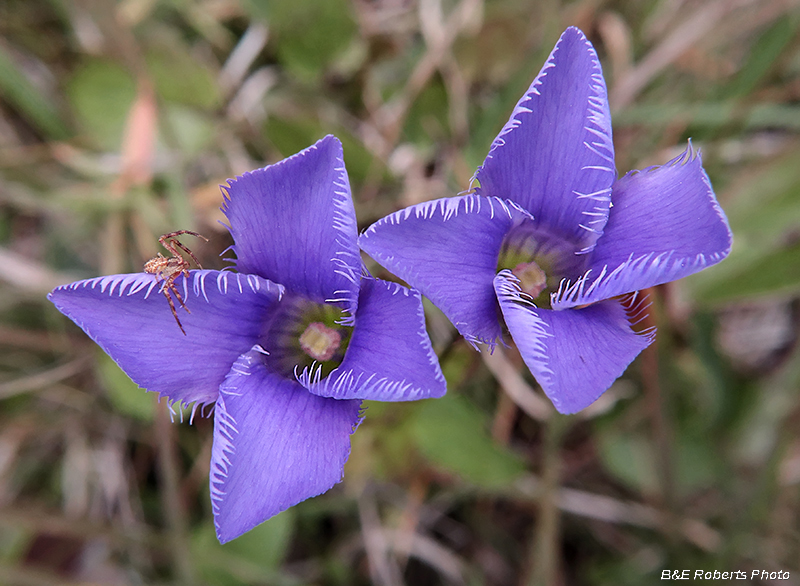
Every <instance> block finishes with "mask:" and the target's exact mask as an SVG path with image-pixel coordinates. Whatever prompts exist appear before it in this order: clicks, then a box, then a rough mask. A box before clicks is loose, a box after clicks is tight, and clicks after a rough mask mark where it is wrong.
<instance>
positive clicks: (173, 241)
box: [144, 230, 208, 336]
mask: <svg viewBox="0 0 800 586" xmlns="http://www.w3.org/2000/svg"><path fill="white" fill-rule="evenodd" d="M182 234H190V235H192V236H197V237H198V238H202V239H203V240H205V241H206V242H208V238H206V237H205V236H203V235H202V234H198V233H197V232H192V231H191V230H178V231H176V232H170V233H169V234H164V235H163V236H161V238H159V239H158V241H159V242H160V243H161V246H163V247H164V248H166V249H167V250H168V251H169V252H170V253H172V256H170V257H166V256H164V255H163V254H161V253H160V252H159V253H158V254H157V255H156V256H154V257H153V258H151V259H150V260H148V261H147V262H146V263H144V272H145V273H149V274H151V275H155V277H156V282H158V281H159V280H161V281H163V282H164V283H163V285H162V286H161V292H162V293H164V297H166V298H167V301H168V302H169V308H170V309H171V310H172V315H173V316H174V317H175V321H176V322H178V327H179V328H180V329H181V331H182V332H183V335H184V336H185V335H186V331H185V330H184V329H183V324H181V320H180V319H179V318H178V312H177V311H175V303H173V301H172V295H175V298H176V299H177V300H178V303H180V305H181V307H183V308H184V309H185V310H186V313H192V312H191V311H189V308H188V307H186V302H184V300H183V296H181V294H180V292H179V291H178V288H177V287H176V286H175V279H177V278H178V277H179V276H180V275H184V276H186V277H188V276H189V261H187V260H186V259H185V258H183V256H181V254H180V253H179V252H178V251H177V249H176V248H175V247H176V246H177V247H178V248H180V249H181V250H182V251H184V252H185V253H186V254H188V255H189V256H190V257H192V260H193V261H194V262H195V264H196V265H197V268H199V269H202V268H203V267H202V266H201V265H200V261H199V260H197V257H196V256H195V255H194V253H193V252H192V251H191V250H189V248H188V247H187V246H186V245H184V244H181V242H180V241H179V240H178V236H180V235H182Z"/></svg>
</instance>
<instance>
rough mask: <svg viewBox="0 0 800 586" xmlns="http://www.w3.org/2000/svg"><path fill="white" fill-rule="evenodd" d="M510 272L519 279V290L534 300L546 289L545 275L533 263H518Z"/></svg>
mask: <svg viewBox="0 0 800 586" xmlns="http://www.w3.org/2000/svg"><path fill="white" fill-rule="evenodd" d="M511 272H512V273H514V275H515V276H516V277H517V278H518V279H519V286H520V289H522V291H523V292H525V293H527V294H528V295H530V296H531V297H533V298H534V299H536V298H537V297H539V295H540V294H541V292H542V291H544V290H545V289H546V288H547V275H546V274H545V272H544V271H543V270H542V269H541V268H540V267H539V265H537V264H536V263H535V262H534V261H530V262H523V263H519V264H518V265H517V266H515V267H514V269H513V270H512V271H511Z"/></svg>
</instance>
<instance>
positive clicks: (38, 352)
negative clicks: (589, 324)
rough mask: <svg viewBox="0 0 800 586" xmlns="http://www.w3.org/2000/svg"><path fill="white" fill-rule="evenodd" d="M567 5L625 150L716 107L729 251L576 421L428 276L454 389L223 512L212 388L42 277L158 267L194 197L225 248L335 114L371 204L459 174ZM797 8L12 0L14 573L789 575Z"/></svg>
mask: <svg viewBox="0 0 800 586" xmlns="http://www.w3.org/2000/svg"><path fill="white" fill-rule="evenodd" d="M568 25H577V26H580V27H581V28H582V29H583V30H584V31H585V32H586V33H587V34H588V36H589V37H590V38H591V40H592V41H593V42H594V44H595V46H596V48H597V50H598V53H599V55H600V58H601V61H602V64H603V67H604V70H605V72H606V79H607V83H608V86H609V93H610V96H611V106H612V110H613V117H614V132H615V148H616V157H617V165H618V171H619V172H620V173H624V172H626V171H627V170H629V169H634V168H636V169H641V168H644V167H647V166H649V165H655V164H662V163H664V162H666V161H668V160H670V159H671V158H673V157H674V156H676V155H677V154H679V153H680V152H681V151H682V150H683V149H684V148H685V145H686V141H687V140H688V139H689V138H692V139H693V144H694V146H695V147H697V148H699V149H700V150H701V152H702V156H703V163H704V166H705V168H706V170H707V172H708V175H709V178H710V180H711V182H712V184H713V185H714V186H715V189H716V192H717V194H718V197H719V200H720V203H721V205H722V207H723V208H724V209H725V211H726V213H727V215H728V218H729V221H730V225H731V227H732V229H733V232H734V235H735V243H734V248H733V251H732V253H731V255H730V257H729V258H728V259H727V260H726V261H725V262H723V263H721V264H720V265H718V266H715V267H714V268H713V269H711V270H708V271H705V272H703V273H700V274H697V275H694V276H692V277H690V278H687V279H685V280H684V281H682V282H678V283H674V284H669V285H665V286H661V287H658V288H656V289H655V290H652V291H649V294H650V299H651V301H652V306H651V309H650V312H651V318H650V320H651V322H648V325H657V326H658V328H659V333H658V341H657V343H656V345H655V346H654V347H652V348H651V349H650V350H648V351H647V352H646V353H645V354H644V355H643V356H642V357H641V358H640V359H638V360H637V361H636V362H635V363H634V364H633V365H632V367H631V368H629V369H628V371H627V372H626V373H625V375H624V376H623V377H622V378H621V379H620V380H619V381H618V382H617V383H616V384H615V385H614V387H613V388H612V389H611V390H610V391H609V393H608V394H607V396H606V398H605V399H604V401H605V402H603V401H601V402H600V403H599V404H598V405H597V406H595V407H594V408H592V409H589V410H587V411H586V412H585V413H583V414H580V415H577V416H573V417H570V418H566V420H565V421H566V424H565V425H566V430H565V431H564V432H563V435H561V437H560V442H556V443H553V442H552V441H550V440H548V439H547V438H551V439H552V438H553V437H554V436H553V435H552V434H550V435H549V434H548V429H547V428H548V424H547V423H546V422H544V421H542V420H541V418H535V417H531V416H530V414H529V413H527V412H525V411H524V410H523V409H521V408H520V407H519V406H517V405H516V404H515V403H514V401H513V400H511V399H510V398H509V396H508V395H506V394H505V393H504V391H503V388H504V386H505V385H506V384H507V383H508V381H506V380H503V378H502V377H499V378H498V377H496V376H495V375H493V374H492V372H493V371H490V370H489V369H488V368H487V366H486V365H485V364H484V362H483V361H482V358H481V354H479V353H477V352H475V351H474V350H473V349H472V348H471V347H469V345H468V344H466V343H465V342H464V341H463V340H461V339H460V338H458V337H457V336H456V334H455V332H454V330H453V329H452V326H450V325H449V324H448V323H447V322H446V320H444V319H443V316H442V315H441V314H440V313H438V312H437V311H436V310H432V309H431V307H430V306H427V308H426V309H427V310H429V311H427V313H428V324H429V330H430V333H431V337H432V339H433V341H434V345H435V347H436V350H437V352H438V353H439V355H440V357H441V362H442V368H443V370H444V372H445V375H446V377H447V379H448V383H449V384H448V388H449V392H448V395H447V397H446V398H444V399H440V400H432V401H423V402H419V403H414V404H380V403H374V404H373V403H370V404H369V406H368V407H367V409H366V411H365V419H364V421H363V423H362V424H361V426H360V428H359V429H358V431H357V433H355V434H354V436H353V449H352V454H351V457H350V460H349V462H348V464H347V467H346V471H345V478H344V480H343V483H342V484H341V485H340V486H338V487H336V488H335V489H334V490H332V491H331V492H329V493H327V494H325V495H323V496H321V497H317V498H315V499H311V500H309V501H306V502H304V503H301V504H300V505H298V506H297V507H295V508H293V509H291V510H289V511H286V512H284V513H282V514H280V515H278V516H277V517H275V518H273V519H271V520H270V521H268V522H267V523H265V524H263V525H261V526H259V527H258V528H256V529H255V530H253V531H252V532H250V533H248V534H247V535H245V536H243V537H242V538H240V539H237V540H235V541H233V542H232V543H229V544H226V545H224V546H222V545H219V544H218V543H217V541H216V539H215V536H214V529H213V522H212V515H211V508H210V502H209V494H208V461H209V456H210V450H211V437H212V428H213V425H212V423H213V420H212V417H213V413H210V412H209V411H208V409H205V410H198V411H196V412H193V411H192V409H191V408H188V409H183V410H181V409H179V408H178V407H177V406H172V410H173V415H172V417H173V418H174V419H175V420H176V424H175V425H172V424H170V423H169V422H168V421H167V420H165V418H168V415H167V409H168V406H167V405H166V402H165V401H162V402H161V403H158V402H156V401H155V397H154V396H153V395H152V394H148V393H145V392H144V391H142V390H141V389H139V388H138V387H136V385H134V384H133V383H132V382H131V381H130V380H129V379H128V378H127V376H126V375H124V373H122V371H120V370H119V368H118V367H117V366H116V365H115V364H114V363H113V362H112V361H111V360H110V359H109V358H108V357H107V356H106V355H105V354H103V353H102V352H100V351H99V349H97V348H96V347H95V346H94V345H93V344H92V343H91V342H90V341H89V340H88V339H87V338H86V336H85V335H83V333H82V332H80V331H79V330H78V329H77V328H76V327H75V326H73V325H72V324H71V323H69V322H68V321H67V320H66V319H65V318H63V316H61V315H60V314H58V313H57V312H56V311H55V309H54V308H53V307H52V306H51V305H50V304H49V303H48V302H47V301H46V299H45V295H46V293H47V292H48V291H49V290H50V289H51V288H52V287H54V286H56V285H58V284H61V283H64V282H69V281H71V280H74V279H77V278H82V277H89V276H94V275H97V274H108V273H115V272H126V271H138V270H140V268H141V266H142V263H143V262H144V261H145V260H146V259H148V258H150V257H151V256H153V255H154V254H155V253H156V252H157V246H156V243H157V237H158V235H159V234H162V233H164V232H167V231H169V230H175V229H196V230H199V231H200V232H202V233H204V234H206V235H208V236H213V238H212V239H211V242H210V243H209V244H208V245H207V246H203V247H197V248H195V249H194V250H195V252H197V253H198V254H199V255H200V259H201V261H202V263H203V265H204V266H205V267H207V268H215V269H219V268H222V267H223V266H225V263H224V261H222V260H221V259H219V258H218V256H217V255H218V254H219V253H221V252H222V251H224V250H225V249H226V248H227V247H228V246H229V245H230V244H231V240H230V237H229V236H228V234H227V232H226V230H225V229H224V228H223V227H222V226H221V225H220V224H219V220H221V219H222V215H221V213H220V212H219V206H220V204H221V194H220V191H219V187H218V186H219V184H224V182H225V180H226V179H227V178H229V177H233V176H235V175H237V174H241V173H243V172H246V171H248V170H251V169H254V168H257V167H261V166H263V165H265V164H267V163H272V162H275V161H277V160H279V159H281V158H283V157H286V156H288V155H291V154H293V153H295V152H297V151H299V150H301V149H303V148H305V147H307V146H308V145H310V144H311V143H313V142H314V141H316V140H318V139H319V138H321V137H322V136H324V135H325V134H328V133H334V134H336V135H337V136H338V137H339V138H340V139H341V140H342V142H343V144H344V153H345V162H346V165H347V169H348V173H349V177H350V180H351V184H352V190H353V195H354V200H355V205H356V211H357V215H358V218H359V224H360V227H362V228H363V227H366V226H367V225H369V224H370V223H372V222H373V221H375V220H377V219H378V218H380V217H382V216H383V215H384V214H386V213H389V212H392V211H394V210H396V209H399V208H401V207H404V206H406V205H410V204H414V203H418V202H420V201H424V200H428V199H433V198H437V197H444V196H448V195H454V194H456V193H459V192H460V191H463V190H465V189H467V188H468V186H469V181H470V177H471V176H472V174H473V172H474V171H475V168H476V167H477V166H478V165H479V164H481V162H482V161H483V158H484V157H485V154H486V152H487V150H488V148H489V145H490V143H491V141H492V139H493V138H494V136H495V135H496V134H497V132H498V131H499V130H500V128H502V125H503V124H504V123H505V121H506V120H507V118H508V116H509V114H510V112H511V109H512V108H513V106H514V104H515V102H516V101H517V100H518V99H519V97H520V96H521V95H522V92H523V91H524V90H525V88H526V87H527V86H528V84H529V83H530V82H531V80H532V79H533V77H534V76H535V75H536V73H537V72H538V70H539V68H540V67H541V65H542V63H543V62H544V60H545V58H546V57H547V55H548V53H549V51H550V50H551V48H552V45H553V43H554V42H555V40H556V39H557V38H558V35H559V34H560V33H561V31H562V30H563V29H564V28H565V27H566V26H568ZM799 30H800V11H798V9H797V8H796V7H795V4H794V3H791V2H783V1H781V0H762V1H760V2H737V3H732V2H723V1H721V0H697V1H695V2H673V1H671V0H645V1H643V2H626V1H621V0H620V1H617V0H602V1H595V0H574V1H570V2H560V1H549V2H537V1H535V0H410V1H396V2H395V1H392V0H375V1H366V0H331V1H326V2H315V1H313V0H275V1H269V2H267V1H261V0H121V1H119V2H112V1H110V0H5V1H4V2H2V3H0V209H2V214H0V344H2V352H0V583H2V584H10V585H12V584H42V585H50V584H54V585H55V584H89V583H92V584H128V583H130V584H142V583H146V584H222V585H228V584H230V585H244V584H254V585H255V584H278V585H283V584H287V585H295V584H298V585H299V584H341V585H358V584H368V583H377V584H391V585H394V584H395V583H398V581H399V582H402V583H405V584H415V585H416V584H419V585H421V586H427V585H438V584H470V585H472V584H475V585H479V584H486V585H490V586H495V585H497V586H502V585H517V584H523V583H536V580H538V579H539V578H537V576H543V575H550V576H553V575H555V576H557V577H558V579H557V580H553V581H552V583H554V584H556V583H558V584H570V585H571V584H608V585H612V584H613V585H617V584H631V585H639V584H649V583H653V582H655V581H656V580H658V579H659V578H660V576H661V572H662V571H663V570H665V569H669V570H682V569H689V570H692V571H694V570H698V569H705V570H714V569H719V570H723V571H732V570H743V571H747V572H748V574H749V572H750V571H751V570H754V569H767V570H770V571H777V570H785V571H791V572H792V579H793V580H796V577H797V574H798V572H800V565H798V563H799V562H798V560H800V491H799V490H798V487H799V486H800V435H798V429H800V427H798V424H797V423H798V420H800V397H799V395H800V350H798V344H797V338H798V329H800V328H798V323H800V317H799V316H800V301H798V299H799V298H800V165H798V163H797V161H798V160H799V158H800V136H798V133H800V106H798V100H800V33H799ZM151 90H152V91H151ZM365 262H366V264H367V267H368V269H369V270H370V271H372V272H373V273H374V274H377V275H379V276H382V277H388V278H391V276H390V275H388V274H386V273H385V271H383V270H382V269H381V268H380V267H378V266H377V265H375V264H374V263H373V262H372V261H371V260H370V259H368V258H366V257H365ZM599 343H600V342H599ZM505 354H506V355H507V359H508V361H509V362H510V363H511V364H512V365H514V368H516V369H517V370H519V371H520V372H521V373H522V376H524V377H526V381H527V383H528V384H530V385H535V382H534V381H533V380H532V379H531V378H530V377H529V375H528V373H527V371H526V370H525V369H524V368H520V366H521V363H520V361H519V357H518V356H517V355H516V354H515V353H514V351H513V350H512V349H507V350H505ZM169 359H170V357H168V356H165V361H169ZM181 419H183V420H187V419H192V421H193V425H185V424H184V425H178V424H177V420H181ZM267 432H268V430H265V433H267ZM554 463H555V464H554ZM554 470H555V472H553V471H554ZM553 474H555V481H553V480H552V477H553ZM170 479H172V480H170ZM548 479H551V480H548ZM548 507H550V509H548ZM548 510H550V511H551V512H552V510H555V511H556V517H557V518H558V522H557V523H555V524H553V523H548V522H546V519H548V518H549V517H548V514H549V513H548ZM376 531H377V533H376ZM376 535H377V536H379V537H381V539H382V540H383V541H384V543H385V544H386V545H385V547H383V546H381V547H373V544H374V543H376V542H375V541H374V540H375V539H376V537H375V536H376ZM542 540H544V542H545V543H547V542H548V540H549V542H551V543H552V544H553V551H554V552H555V553H554V554H553V555H549V556H542V555H541V553H540V552H541V551H542V550H541V543H542ZM542 568H545V570H542ZM542 572H544V573H542ZM547 572H551V573H550V574H548V573H547ZM398 576H399V578H397V577H398ZM393 577H394V578H393ZM395 578H397V579H395ZM539 583H541V580H540V582H539ZM789 583H793V582H789Z"/></svg>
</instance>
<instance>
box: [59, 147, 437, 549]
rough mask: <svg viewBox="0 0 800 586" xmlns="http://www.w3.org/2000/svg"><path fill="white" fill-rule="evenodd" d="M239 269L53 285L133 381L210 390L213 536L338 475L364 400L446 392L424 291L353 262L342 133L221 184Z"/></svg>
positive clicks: (176, 395) (223, 536)
mask: <svg viewBox="0 0 800 586" xmlns="http://www.w3.org/2000/svg"><path fill="white" fill-rule="evenodd" d="M226 191H227V193H226V195H227V197H226V200H225V203H224V207H223V211H224V212H225V214H226V215H227V217H228V220H229V221H230V231H231V234H232V235H233V238H234V241H235V246H234V249H235V252H236V256H237V260H236V267H237V270H238V273H234V272H231V271H208V270H196V271H191V273H190V276H189V277H188V278H187V277H184V276H180V277H178V279H177V280H176V281H175V283H176V285H177V287H178V290H179V291H181V296H182V298H183V299H184V300H185V302H186V306H187V308H188V309H189V310H190V311H191V313H186V312H183V311H182V310H181V308H178V311H181V322H182V324H183V327H184V329H185V330H186V335H184V334H183V333H182V332H181V330H180V329H179V327H178V324H176V323H175V319H174V318H173V316H172V313H171V311H170V308H169V305H168V303H167V301H166V300H165V299H164V296H163V295H161V294H160V293H159V290H160V288H159V287H160V286H159V283H158V282H157V280H156V277H155V275H152V274H145V273H137V274H130V275H111V276H108V277H100V278H96V279H90V280H88V281H79V282H77V283H72V284H70V285H66V286H63V287H59V288H58V289H56V290H54V291H53V292H52V293H51V294H50V300H51V301H52V302H53V303H54V304H55V305H56V307H58V309H59V310H60V311H61V312H62V313H64V314H65V315H67V316H68V317H69V318H70V319H72V320H73V321H74V322H75V323H76V324H78V325H79V326H80V327H81V328H83V330H84V331H85V332H86V333H87V334H88V335H89V336H90V337H91V338H92V339H93V340H95V341H96V342H97V343H98V344H99V345H100V346H101V347H102V348H103V349H104V350H105V351H106V352H107V353H108V354H109V355H110V356H111V357H112V358H113V359H114V360H115V361H116V362H117V363H118V364H119V365H120V366H121V367H122V368H123V370H125V372H127V373H128V375H129V376H130V377H131V378H132V379H133V380H134V381H135V382H136V383H137V384H139V385H140V386H142V387H144V388H146V389H148V390H150V391H155V392H157V393H159V395H160V396H164V397H167V399H168V400H169V401H174V402H178V403H180V404H184V405H185V404H188V403H195V408H197V406H198V405H200V406H202V405H208V404H215V414H214V445H213V450H212V456H211V474H210V486H211V500H212V505H213V510H214V518H215V523H216V528H217V536H218V537H219V540H220V541H221V542H223V543H224V542H226V541H229V540H231V539H233V538H235V537H238V536H239V535H241V534H242V533H244V532H245V531H248V530H250V529H251V528H253V527H255V526H256V525H258V524H259V523H261V522H262V521H264V520H266V519H267V518H269V517H271V516H272V515H275V514H277V513H279V512H280V511H283V510H284V509H287V508H288V507H290V506H292V505H295V504H297V503H299V502H300V501H302V500H305V499H307V498H309V497H312V496H315V495H318V494H321V493H323V492H325V491H326V490H328V489H330V488H331V487H332V486H333V485H334V484H336V483H337V482H339V481H340V480H341V477H342V470H343V467H344V463H345V461H346V460H347V457H348V455H349V452H350V434H351V433H352V432H353V431H354V430H355V428H356V426H357V425H358V423H359V422H360V418H361V414H360V410H361V400H362V399H374V400H379V401H408V400H414V399H422V398H427V397H440V396H442V395H443V394H444V392H445V381H444V377H443V376H442V372H441V370H440V368H439V364H438V362H437V360H436V356H435V354H434V353H433V350H432V348H431V344H430V340H429V338H428V335H427V333H426V331H425V322H424V316H423V312H422V303H421V298H420V296H419V293H417V292H416V291H413V290H409V289H407V288H405V287H402V286H400V285H397V284H395V283H389V282H386V281H381V280H378V279H374V278H372V277H369V276H362V264H361V258H360V255H359V251H358V246H357V242H356V239H357V229H356V222H355V212H354V209H353V202H352V199H351V196H350V187H349V183H348V179H347V172H346V171H345V167H344V162H343V160H342V146H341V143H340V142H339V141H338V140H337V139H336V138H334V137H332V136H328V137H326V138H323V139H322V140H320V141H319V142H318V143H317V144H315V145H314V146H312V147H310V148H308V149H306V150H304V151H302V152H301V153H298V154H297V155H294V156H292V157H290V158H288V159H286V160H284V161H282V162H280V163H277V164H275V165H271V166H269V167H265V168H264V169H259V170H257V171H253V172H252V173H247V174H245V175H243V176H241V177H239V178H237V179H236V180H234V181H231V182H230V185H229V186H228V187H227V190H226Z"/></svg>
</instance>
